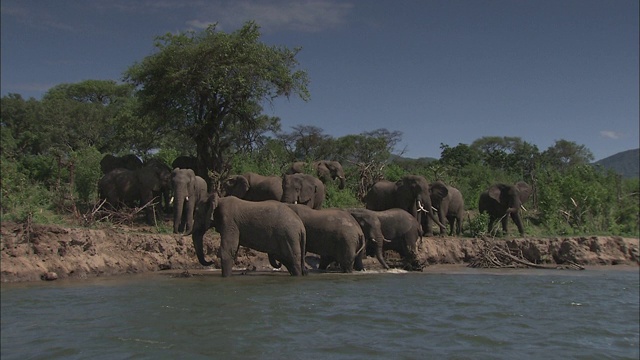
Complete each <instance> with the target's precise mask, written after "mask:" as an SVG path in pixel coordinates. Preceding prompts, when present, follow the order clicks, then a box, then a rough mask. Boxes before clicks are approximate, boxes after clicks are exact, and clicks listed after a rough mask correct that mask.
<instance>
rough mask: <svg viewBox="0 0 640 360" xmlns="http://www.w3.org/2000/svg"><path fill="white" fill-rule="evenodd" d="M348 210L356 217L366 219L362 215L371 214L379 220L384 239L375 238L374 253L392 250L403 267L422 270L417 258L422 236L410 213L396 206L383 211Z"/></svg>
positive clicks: (418, 225) (416, 222)
mask: <svg viewBox="0 0 640 360" xmlns="http://www.w3.org/2000/svg"><path fill="white" fill-rule="evenodd" d="M349 212H350V213H351V214H352V215H353V216H354V217H355V218H358V219H366V217H364V215H367V214H373V215H375V216H376V217H377V218H378V220H379V221H380V227H381V233H382V236H384V239H382V241H378V239H376V241H375V246H376V254H380V256H382V253H383V250H385V251H386V250H393V251H395V252H397V253H398V254H400V256H401V257H402V260H403V263H404V268H405V269H407V270H422V266H421V265H420V264H419V263H418V258H417V242H418V239H421V238H422V236H421V229H420V224H419V223H418V221H417V220H416V219H415V218H414V217H413V216H411V214H409V213H408V212H406V211H404V210H402V209H397V208H394V209H389V210H383V211H373V210H367V209H349ZM383 247H384V249H383ZM378 261H380V259H378ZM383 261H384V260H383ZM383 261H380V263H381V264H382V265H383V266H385V265H386V262H385V263H383ZM385 268H388V266H385Z"/></svg>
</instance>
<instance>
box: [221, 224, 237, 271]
mask: <svg viewBox="0 0 640 360" xmlns="http://www.w3.org/2000/svg"><path fill="white" fill-rule="evenodd" d="M239 248H240V236H239V234H237V233H226V234H224V235H222V234H221V236H220V267H221V268H222V277H229V276H231V273H232V271H233V264H234V262H235V260H236V255H237V254H238V249H239Z"/></svg>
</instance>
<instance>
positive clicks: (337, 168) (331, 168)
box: [286, 160, 346, 190]
mask: <svg viewBox="0 0 640 360" xmlns="http://www.w3.org/2000/svg"><path fill="white" fill-rule="evenodd" d="M306 166H307V163H305V162H304V161H296V162H294V163H292V164H291V167H290V168H289V169H288V170H287V172H286V173H287V174H300V173H304V172H305V167H306ZM311 167H312V168H313V169H314V171H315V173H316V175H317V177H318V179H320V181H322V183H323V184H327V183H329V182H330V181H335V180H336V179H338V181H339V183H338V188H339V189H340V190H342V189H344V186H345V181H346V178H345V175H344V169H343V168H342V164H340V162H339V161H331V160H319V161H314V162H313V163H311Z"/></svg>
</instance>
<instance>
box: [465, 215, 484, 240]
mask: <svg viewBox="0 0 640 360" xmlns="http://www.w3.org/2000/svg"><path fill="white" fill-rule="evenodd" d="M488 226H489V214H487V213H482V214H477V215H476V216H474V217H473V218H471V219H470V220H469V235H470V236H471V237H481V236H485V235H487V227H488Z"/></svg>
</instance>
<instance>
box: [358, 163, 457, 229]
mask: <svg viewBox="0 0 640 360" xmlns="http://www.w3.org/2000/svg"><path fill="white" fill-rule="evenodd" d="M432 194H439V196H441V197H445V196H446V195H447V187H446V186H444V184H441V183H433V184H429V182H428V181H427V180H426V179H425V178H424V177H422V176H420V175H406V176H403V177H402V178H401V179H400V180H398V181H396V182H392V181H388V180H380V181H378V182H376V183H375V184H373V186H372V187H371V189H369V191H368V192H367V194H366V195H365V197H364V203H365V205H366V208H367V209H369V210H376V211H381V210H387V209H393V208H399V209H403V210H405V211H407V212H408V213H409V214H411V215H412V216H413V217H414V218H415V219H416V220H417V221H418V224H420V223H421V218H422V216H423V214H422V213H425V215H424V216H428V217H429V218H430V219H431V220H433V221H434V222H435V223H436V224H437V225H438V226H439V227H440V230H441V233H444V231H445V230H444V228H445V226H444V224H442V223H441V222H440V221H439V220H438V219H437V218H436V217H435V215H434V212H433V209H432V204H431V195H432ZM423 231H424V234H425V235H427V236H433V231H432V230H431V228H430V227H429V228H427V229H423Z"/></svg>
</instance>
